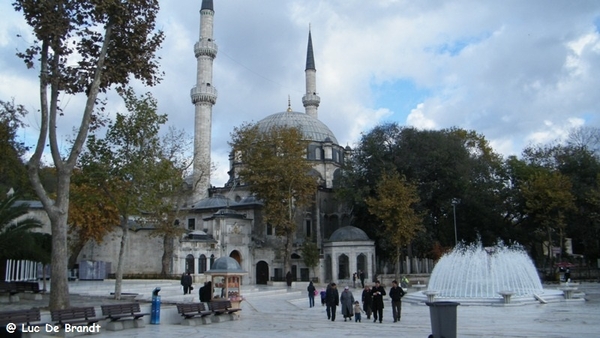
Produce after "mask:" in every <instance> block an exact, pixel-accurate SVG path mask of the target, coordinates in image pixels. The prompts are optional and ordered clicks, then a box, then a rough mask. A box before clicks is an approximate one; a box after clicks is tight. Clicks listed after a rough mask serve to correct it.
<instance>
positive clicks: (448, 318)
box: [425, 302, 460, 338]
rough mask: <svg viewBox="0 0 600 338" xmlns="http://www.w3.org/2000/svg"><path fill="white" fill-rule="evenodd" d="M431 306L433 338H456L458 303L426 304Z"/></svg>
mask: <svg viewBox="0 0 600 338" xmlns="http://www.w3.org/2000/svg"><path fill="white" fill-rule="evenodd" d="M425 304H427V306H429V316H430V317H431V331H432V335H431V336H429V337H433V338H442V337H443V338H456V307H457V306H459V305H460V303H457V302H425Z"/></svg>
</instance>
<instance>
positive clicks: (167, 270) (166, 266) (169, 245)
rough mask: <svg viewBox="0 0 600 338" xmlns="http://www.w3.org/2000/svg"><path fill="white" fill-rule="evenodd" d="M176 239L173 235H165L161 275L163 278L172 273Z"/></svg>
mask: <svg viewBox="0 0 600 338" xmlns="http://www.w3.org/2000/svg"><path fill="white" fill-rule="evenodd" d="M173 241H174V239H173V236H172V235H164V236H163V255H162V270H161V272H160V274H161V275H162V276H163V277H166V276H167V275H169V274H171V273H172V271H173V270H172V266H171V265H172V264H171V263H172V260H171V257H173V251H174V250H175V248H174V243H173Z"/></svg>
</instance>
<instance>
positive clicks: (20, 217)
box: [0, 195, 48, 262]
mask: <svg viewBox="0 0 600 338" xmlns="http://www.w3.org/2000/svg"><path fill="white" fill-rule="evenodd" d="M17 202H18V195H12V196H10V197H6V198H4V199H2V200H1V201H0V260H3V259H26V260H32V261H36V262H43V261H47V258H48V254H47V253H45V252H44V250H43V248H40V247H39V246H38V245H37V244H38V242H37V241H36V236H35V235H33V232H32V230H35V229H38V228H41V227H42V223H41V222H40V221H39V220H38V219H35V218H32V217H29V216H27V214H28V212H29V204H27V203H17Z"/></svg>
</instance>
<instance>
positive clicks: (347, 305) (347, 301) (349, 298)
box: [340, 286, 354, 321]
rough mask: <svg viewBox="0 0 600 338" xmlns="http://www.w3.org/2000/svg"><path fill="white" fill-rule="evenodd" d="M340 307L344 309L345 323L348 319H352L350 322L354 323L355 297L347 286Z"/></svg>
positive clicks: (341, 297)
mask: <svg viewBox="0 0 600 338" xmlns="http://www.w3.org/2000/svg"><path fill="white" fill-rule="evenodd" d="M340 306H341V307H342V314H343V315H344V321H346V319H347V318H350V321H352V317H354V308H353V306H354V295H353V294H352V292H350V289H349V288H348V287H347V286H346V287H345V288H344V291H343V292H342V295H341V296H340Z"/></svg>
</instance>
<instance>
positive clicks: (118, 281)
mask: <svg viewBox="0 0 600 338" xmlns="http://www.w3.org/2000/svg"><path fill="white" fill-rule="evenodd" d="M127 220H128V217H122V218H121V230H122V231H123V233H122V234H121V249H120V250H119V262H118V263H117V272H116V273H115V299H121V284H122V283H123V265H124V264H125V247H126V246H127V238H128V237H129V229H128V224H127Z"/></svg>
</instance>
